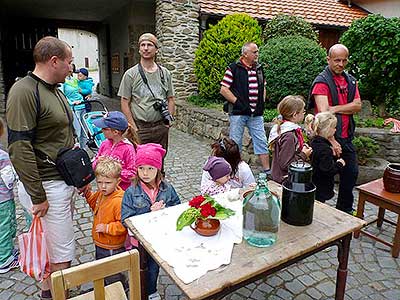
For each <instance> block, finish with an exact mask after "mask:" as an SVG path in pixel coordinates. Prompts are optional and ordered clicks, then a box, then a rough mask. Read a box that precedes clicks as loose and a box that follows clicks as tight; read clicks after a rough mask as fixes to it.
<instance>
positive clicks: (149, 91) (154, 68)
mask: <svg viewBox="0 0 400 300" xmlns="http://www.w3.org/2000/svg"><path fill="white" fill-rule="evenodd" d="M158 48H159V45H158V41H157V38H156V37H155V36H154V35H153V34H151V33H144V34H142V35H141V36H140V38H139V54H140V62H139V63H138V64H137V65H135V66H133V67H132V68H130V69H128V70H127V71H126V72H125V74H124V76H123V77H122V80H121V84H120V87H119V91H118V96H120V97H121V110H122V112H123V113H124V114H125V116H126V118H127V119H128V122H129V124H131V125H132V126H133V128H134V129H135V130H137V133H138V135H139V138H140V142H141V143H142V144H145V143H157V144H161V145H162V146H163V148H164V149H165V150H167V148H168V132H169V126H170V124H166V122H165V119H164V118H163V116H162V114H161V110H160V107H159V106H158V105H157V103H160V101H164V103H165V107H166V108H168V112H169V113H170V114H171V115H174V113H175V97H174V89H173V86H172V78H171V74H170V72H169V71H168V70H167V69H166V68H164V67H162V66H160V65H158V64H157V63H156V62H155V59H156V55H157V52H158ZM141 70H142V71H143V72H141ZM141 73H142V74H141ZM146 82H147V84H146ZM165 101H166V102H165Z"/></svg>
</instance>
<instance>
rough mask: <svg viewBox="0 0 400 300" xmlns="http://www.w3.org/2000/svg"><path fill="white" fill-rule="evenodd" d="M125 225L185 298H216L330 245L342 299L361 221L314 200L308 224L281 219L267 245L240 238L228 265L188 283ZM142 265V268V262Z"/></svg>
mask: <svg viewBox="0 0 400 300" xmlns="http://www.w3.org/2000/svg"><path fill="white" fill-rule="evenodd" d="M270 189H271V190H275V191H277V192H278V194H281V193H280V188H279V187H278V185H276V184H273V183H272V186H271V182H270ZM127 225H128V227H129V228H130V229H131V231H132V232H133V233H134V235H135V236H136V238H137V239H138V240H139V242H140V246H142V247H144V249H145V250H146V251H147V252H148V253H149V254H150V255H151V256H152V257H153V258H154V259H155V260H156V261H157V263H158V264H159V265H160V266H161V267H162V268H163V269H164V270H165V272H166V273H167V274H168V275H169V276H170V277H171V278H172V280H173V281H174V282H175V283H176V285H177V286H178V287H179V288H180V289H181V290H182V291H183V292H184V293H185V294H186V295H187V296H188V298H189V299H192V300H195V299H196V300H197V299H220V298H222V297H224V296H226V295H227V294H229V293H231V292H233V291H235V290H236V289H238V288H240V287H242V286H245V285H247V284H249V283H251V282H254V281H256V280H259V279H261V278H265V277H266V276H268V275H270V274H273V273H275V272H277V271H279V270H281V269H283V268H286V267H288V266H290V265H292V264H294V263H296V262H298V261H300V260H302V259H304V258H306V257H309V256H311V255H313V254H315V253H317V252H320V251H322V250H323V249H325V248H327V247H331V246H338V262H339V267H338V271H337V280H336V296H335V299H344V294H345V287H346V279H347V263H348V257H349V247H350V241H351V238H352V233H353V232H354V231H356V230H360V229H361V227H363V226H364V225H365V222H364V221H363V220H360V219H358V218H355V217H353V216H350V215H348V214H346V213H343V212H341V211H339V210H337V209H335V208H332V207H330V206H328V205H326V204H323V203H320V202H317V201H316V202H315V206H314V219H313V223H312V224H311V225H308V226H302V227H298V226H291V225H288V224H286V223H284V222H281V225H280V229H279V233H278V240H277V242H276V244H275V245H273V246H271V247H268V248H256V247H252V246H250V245H248V244H247V243H246V242H245V241H244V240H243V242H242V243H240V244H237V245H235V246H234V249H233V253H232V259H231V263H230V264H229V265H226V266H222V267H220V268H218V269H216V270H213V271H210V272H208V273H207V274H206V275H204V276H202V277H201V278H199V279H198V280H195V281H194V282H192V283H190V284H184V283H183V282H182V281H181V280H180V279H179V278H178V277H177V276H176V275H175V273H174V270H173V268H171V267H170V266H169V265H168V264H167V263H166V262H165V261H163V260H162V259H161V258H160V257H159V256H158V255H157V253H156V252H155V251H154V250H153V249H152V247H151V245H150V244H149V243H148V242H147V241H146V240H145V239H144V238H143V237H142V235H141V234H140V232H138V231H137V230H136V228H135V227H134V226H133V225H132V223H131V222H130V221H129V220H127ZM171 230H174V229H171ZM142 263H143V262H141V264H142ZM142 268H143V270H145V266H144V265H143V264H142ZM142 278H143V277H142ZM142 296H143V298H142V299H147V298H145V293H144V294H142Z"/></svg>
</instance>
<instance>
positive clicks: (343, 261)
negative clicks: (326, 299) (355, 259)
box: [335, 233, 352, 300]
mask: <svg viewBox="0 0 400 300" xmlns="http://www.w3.org/2000/svg"><path fill="white" fill-rule="evenodd" d="M351 236H352V234H351V233H349V234H348V235H346V236H344V237H343V238H342V239H341V240H340V241H339V248H338V261H339V267H338V270H337V277H336V295H335V300H343V299H344V294H345V290H346V280H347V264H348V261H349V251H350V241H351Z"/></svg>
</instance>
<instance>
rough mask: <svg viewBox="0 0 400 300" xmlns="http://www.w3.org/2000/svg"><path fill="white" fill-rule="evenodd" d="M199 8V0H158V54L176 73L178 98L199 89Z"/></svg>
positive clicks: (175, 81) (184, 97) (165, 64)
mask: <svg viewBox="0 0 400 300" xmlns="http://www.w3.org/2000/svg"><path fill="white" fill-rule="evenodd" d="M199 9H200V8H199V6H198V1H197V0H156V35H157V38H158V39H159V42H160V44H161V49H160V53H159V57H158V58H159V61H160V63H161V64H162V65H163V66H165V67H166V68H168V69H169V70H170V71H171V73H172V78H173V83H174V88H175V95H176V98H177V99H187V97H188V96H190V95H192V94H193V93H194V92H195V91H196V90H197V83H196V78H195V75H194V71H193V62H194V52H195V50H196V49H197V46H198V44H199V28H200V25H199V19H198V18H199Z"/></svg>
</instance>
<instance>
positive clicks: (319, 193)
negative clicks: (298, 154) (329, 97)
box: [304, 112, 346, 202]
mask: <svg viewBox="0 0 400 300" xmlns="http://www.w3.org/2000/svg"><path fill="white" fill-rule="evenodd" d="M304 123H305V126H306V128H307V131H308V132H309V133H310V135H311V138H312V139H311V148H312V149H313V152H312V156H311V164H312V166H313V176H312V179H313V182H314V184H315V186H316V187H317V190H316V194H315V198H316V199H317V200H318V201H320V202H325V201H326V200H329V199H331V198H332V197H333V196H334V191H333V187H334V176H335V174H337V173H338V172H339V171H340V169H342V168H343V167H344V166H345V165H346V163H345V161H344V160H343V159H342V158H339V159H336V158H335V156H334V151H333V147H332V144H331V143H330V142H329V139H330V138H332V137H333V136H334V134H335V131H336V123H337V119H336V117H335V116H334V115H333V114H332V113H330V112H321V113H319V114H317V115H316V116H315V117H314V116H313V115H311V114H310V115H307V117H306V119H305V122H304Z"/></svg>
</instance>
